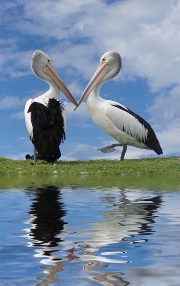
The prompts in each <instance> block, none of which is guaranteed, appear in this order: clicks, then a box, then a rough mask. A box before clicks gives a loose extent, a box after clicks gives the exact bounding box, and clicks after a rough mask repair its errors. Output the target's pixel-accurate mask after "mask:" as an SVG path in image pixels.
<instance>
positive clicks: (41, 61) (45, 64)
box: [31, 50, 77, 106]
mask: <svg viewBox="0 0 180 286" xmlns="http://www.w3.org/2000/svg"><path fill="white" fill-rule="evenodd" d="M31 68H32V71H33V73H34V74H35V75H36V76H37V77H39V78H40V79H42V80H44V81H46V82H48V83H49V84H50V85H51V84H52V82H55V84H56V85H57V86H58V87H59V89H60V90H62V92H63V93H64V95H65V96H66V97H67V98H68V99H69V100H70V101H71V102H72V103H73V104H74V105H75V106H77V102H76V100H75V99H74V97H73V96H72V94H71V93H70V91H69V90H68V89H67V87H66V86H65V84H64V83H63V81H62V79H61V78H60V77H59V75H58V74H57V72H56V71H55V69H54V68H53V66H52V64H51V60H50V58H49V56H48V55H46V54H45V53H44V52H43V51H40V50H36V51H34V53H33V55H32V60H31Z"/></svg>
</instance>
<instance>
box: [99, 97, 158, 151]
mask: <svg viewBox="0 0 180 286" xmlns="http://www.w3.org/2000/svg"><path fill="white" fill-rule="evenodd" d="M107 103H108V104H105V106H104V111H105V114H106V116H107V117H108V118H109V119H110V120H111V122H113V124H114V125H115V126H116V127H117V128H118V129H119V130H121V131H122V132H124V133H126V134H127V135H128V136H130V137H133V138H135V139H136V140H137V142H139V143H143V144H145V145H146V146H147V147H148V148H150V149H153V150H154V151H155V152H156V153H157V154H162V149H161V147H160V144H159V141H158V139H157V137H156V135H155V133H154V130H153V129H152V127H151V126H150V125H149V123H148V122H146V121H145V120H144V119H143V118H142V117H140V116H139V115H137V114H136V113H134V112H133V111H131V110H130V109H128V108H127V107H125V106H123V105H121V104H119V103H117V102H114V101H107Z"/></svg>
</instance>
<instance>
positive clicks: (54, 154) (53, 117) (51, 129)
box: [28, 98, 66, 162]
mask: <svg viewBox="0 0 180 286" xmlns="http://www.w3.org/2000/svg"><path fill="white" fill-rule="evenodd" d="M63 110H64V106H63V105H62V104H61V103H60V102H59V101H57V100H56V99H54V98H52V99H49V102H48V105H47V106H45V105H43V104H42V103H39V102H33V103H32V104H31V105H30V107H29V110H28V112H31V123H32V126H33V138H32V142H33V144H34V146H35V147H36V149H37V151H38V153H39V154H40V155H41V156H42V158H43V159H44V160H46V161H47V162H54V161H56V160H57V159H59V158H60V156H61V152H60V149H59V145H60V143H62V142H64V140H65V139H66V136H65V131H64V118H63V116H62V111H63Z"/></svg>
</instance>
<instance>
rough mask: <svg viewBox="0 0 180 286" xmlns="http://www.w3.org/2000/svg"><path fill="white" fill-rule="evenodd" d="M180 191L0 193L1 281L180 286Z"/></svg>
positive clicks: (37, 190) (31, 190)
mask: <svg viewBox="0 0 180 286" xmlns="http://www.w3.org/2000/svg"><path fill="white" fill-rule="evenodd" d="M179 206H180V192H178V191H176V190H171V191H168V192H167V191H165V190H158V191H152V190H149V189H132V188H129V189H127V188H117V187H112V188H106V189H105V188H101V187H97V188H87V187H86V188H85V187H84V188H83V187H81V188H79V187H76V186H73V187H59V186H58V187H57V186H45V187H27V188H26V189H17V188H15V189H8V190H7V189H3V190H1V191H0V263H1V265H0V285H26V286H28V285H38V286H40V285H64V286H70V285H79V286H80V285H82V286H86V285H91V286H95V285H108V286H111V285H115V286H125V285H133V286H150V285H151V286H152V285H153V286H154V285H158V286H161V285H163V286H166V285H167V286H179V285H180V271H179V269H180V247H179V243H180V207H179Z"/></svg>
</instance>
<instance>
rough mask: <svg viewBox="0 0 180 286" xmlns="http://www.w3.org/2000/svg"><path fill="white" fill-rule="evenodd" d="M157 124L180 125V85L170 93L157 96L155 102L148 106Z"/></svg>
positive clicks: (154, 122)
mask: <svg viewBox="0 0 180 286" xmlns="http://www.w3.org/2000/svg"><path fill="white" fill-rule="evenodd" d="M148 111H149V113H150V114H151V116H152V118H153V119H152V122H153V124H154V125H155V126H157V127H160V126H163V125H164V126H166V128H167V127H168V128H170V127H171V128H174V127H179V126H180V85H178V86H175V87H174V88H173V89H172V90H170V91H169V92H168V93H167V92H164V93H162V94H160V95H159V96H157V97H156V99H155V102H154V104H153V105H152V106H151V107H149V108H148Z"/></svg>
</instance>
